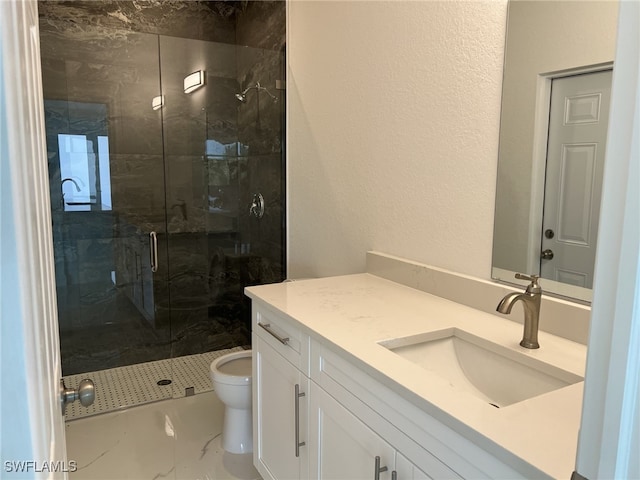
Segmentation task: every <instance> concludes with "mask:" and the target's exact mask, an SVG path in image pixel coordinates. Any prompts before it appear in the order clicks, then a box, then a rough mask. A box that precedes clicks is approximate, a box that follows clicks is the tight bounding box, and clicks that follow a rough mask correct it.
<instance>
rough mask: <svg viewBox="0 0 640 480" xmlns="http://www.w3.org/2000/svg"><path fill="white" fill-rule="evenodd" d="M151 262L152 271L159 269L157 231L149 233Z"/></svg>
mask: <svg viewBox="0 0 640 480" xmlns="http://www.w3.org/2000/svg"><path fill="white" fill-rule="evenodd" d="M149 263H150V265H151V271H152V272H154V273H155V272H157V271H158V235H156V232H151V233H150V234H149Z"/></svg>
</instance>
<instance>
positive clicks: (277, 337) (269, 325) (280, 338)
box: [258, 322, 289, 345]
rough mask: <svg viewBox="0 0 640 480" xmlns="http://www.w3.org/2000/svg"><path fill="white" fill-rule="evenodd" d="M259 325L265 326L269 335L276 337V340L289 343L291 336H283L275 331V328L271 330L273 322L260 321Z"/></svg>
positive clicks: (284, 343) (285, 343)
mask: <svg viewBox="0 0 640 480" xmlns="http://www.w3.org/2000/svg"><path fill="white" fill-rule="evenodd" d="M258 326H259V327H262V328H264V329H265V330H266V331H267V332H268V333H269V335H271V336H272V337H274V338H275V339H276V340H278V341H279V342H280V343H281V344H283V345H287V344H288V343H289V337H285V338H282V337H281V336H280V335H278V334H277V333H276V332H274V331H273V330H271V328H270V327H271V324H270V323H260V322H258Z"/></svg>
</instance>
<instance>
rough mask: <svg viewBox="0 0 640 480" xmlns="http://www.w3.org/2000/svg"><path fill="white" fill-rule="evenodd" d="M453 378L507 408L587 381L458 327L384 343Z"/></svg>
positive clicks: (454, 382)
mask: <svg viewBox="0 0 640 480" xmlns="http://www.w3.org/2000/svg"><path fill="white" fill-rule="evenodd" d="M379 344H380V345H382V346H383V347H385V348H388V349H389V350H391V351H392V352H393V353H395V354H397V355H400V356H401V357H403V358H405V359H407V360H409V361H410V362H412V363H415V364H416V365H419V366H420V367H422V368H424V369H425V370H429V371H430V372H432V373H434V374H435V375H437V376H439V377H441V378H443V379H445V380H448V381H449V383H450V385H451V386H452V387H454V388H455V389H456V390H460V391H462V392H466V393H469V394H471V395H474V396H476V397H478V398H480V399H482V400H484V401H486V402H488V403H490V404H491V405H493V406H495V407H498V408H500V407H504V406H507V405H511V404H513V403H517V402H521V401H523V400H526V399H528V398H532V397H536V396H538V395H541V394H543V393H547V392H551V391H553V390H556V389H558V388H562V387H566V386H567V385H571V384H574V383H578V382H581V381H582V380H583V378H582V377H580V376H579V375H575V374H573V373H571V372H567V371H565V370H562V369H560V368H558V367H555V366H553V365H549V364H546V363H544V362H541V361H539V360H537V359H535V358H533V357H531V356H530V355H527V354H526V353H520V352H517V351H515V350H511V349H509V348H506V347H503V346H501V345H498V344H495V343H493V342H490V341H488V340H486V339H483V338H480V337H477V336H475V335H472V334H470V333H468V332H465V331H463V330H459V329H457V328H448V329H445V330H438V331H436V332H428V333H424V334H419V335H413V336H410V337H403V338H397V339H393V340H386V341H383V342H379Z"/></svg>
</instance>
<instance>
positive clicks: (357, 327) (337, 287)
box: [246, 273, 586, 478]
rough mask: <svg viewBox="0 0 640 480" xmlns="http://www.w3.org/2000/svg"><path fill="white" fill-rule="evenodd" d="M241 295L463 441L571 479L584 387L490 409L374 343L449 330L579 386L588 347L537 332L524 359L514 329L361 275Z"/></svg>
mask: <svg viewBox="0 0 640 480" xmlns="http://www.w3.org/2000/svg"><path fill="white" fill-rule="evenodd" d="M246 294H247V295H248V296H249V297H250V298H251V299H252V300H254V301H260V302H265V303H266V304H268V306H269V307H270V308H272V309H274V310H275V311H277V312H279V313H280V314H282V315H284V316H285V317H287V318H289V319H291V320H294V321H296V322H299V324H300V327H301V330H302V331H303V332H305V333H307V334H309V335H311V336H313V337H314V338H316V339H320V340H321V341H322V342H323V343H324V344H326V345H327V346H328V347H329V348H331V349H333V350H335V351H336V352H338V353H342V354H346V355H347V357H348V358H349V359H352V360H356V363H357V364H358V366H359V367H361V368H364V369H365V370H366V371H367V373H369V374H370V375H372V376H374V378H376V379H377V380H378V381H380V382H382V383H383V384H385V385H387V386H389V387H391V388H393V389H394V390H396V391H397V392H398V393H399V394H400V395H402V396H403V397H404V398H406V399H407V400H409V401H411V402H412V403H414V404H415V405H417V406H418V407H420V408H421V409H423V410H425V411H426V412H427V413H429V414H430V415H432V416H434V417H435V418H437V419H438V420H440V421H441V422H443V423H444V424H447V425H449V426H450V427H451V428H453V429H454V430H456V431H458V432H459V433H460V434H462V435H465V436H469V432H473V433H474V435H473V436H474V437H475V438H476V439H477V438H478V435H477V434H479V435H480V437H485V438H487V439H489V440H490V441H492V442H493V443H494V444H495V445H497V446H498V447H499V448H502V449H504V450H505V451H506V452H509V453H510V454H512V455H515V456H517V457H519V458H520V459H522V460H524V461H525V462H527V463H529V464H531V465H532V466H534V467H535V468H537V469H538V470H540V471H542V472H544V473H546V474H547V475H549V476H550V477H553V478H569V477H570V476H571V473H572V472H573V470H574V467H575V456H576V447H577V440H578V429H579V426H580V414H581V409H582V389H583V383H584V382H579V383H576V384H573V385H569V386H567V387H563V388H560V389H558V390H554V391H552V392H549V393H546V394H543V395H540V396H537V397H533V398H530V399H528V400H524V401H521V402H518V403H514V404H511V405H508V406H505V407H503V408H500V409H496V408H494V407H492V406H490V405H488V404H487V403H486V401H483V400H480V399H479V398H477V397H475V396H473V395H470V394H464V393H460V392H459V391H456V390H455V389H452V387H451V386H450V385H449V383H448V382H447V381H446V380H444V379H442V378H440V377H438V376H436V375H434V374H430V373H429V372H427V371H426V370H425V369H423V368H421V367H419V366H418V365H415V364H413V363H411V362H409V361H408V360H406V359H404V358H402V357H400V356H399V355H396V354H395V353H393V352H391V351H389V350H388V349H386V348H385V347H383V346H381V345H379V344H378V342H380V341H384V340H389V339H394V338H400V337H406V336H410V335H416V334H420V333H424V332H430V331H437V330H442V329H444V328H451V327H455V328H459V329H461V330H465V331H467V332H469V333H471V334H473V335H476V336H478V337H482V338H485V339H487V340H490V341H491V342H494V343H496V344H499V345H501V346H504V347H506V348H509V349H512V350H515V351H518V352H523V353H524V354H525V355H529V356H531V357H534V358H536V359H538V360H540V361H542V362H545V363H548V364H551V365H555V366H556V367H559V368H561V369H563V370H565V371H568V372H571V373H573V374H576V375H579V376H581V377H584V368H585V360H586V347H585V346H584V345H581V344H579V343H575V342H572V341H569V340H566V339H563V338H560V337H556V336H554V335H550V334H548V333H545V332H542V331H541V332H539V342H540V345H541V348H540V349H537V350H527V349H524V348H522V347H520V346H519V342H520V339H521V338H522V330H523V327H522V325H521V324H519V323H517V322H513V321H510V320H505V319H504V318H501V317H499V316H497V315H491V314H488V313H484V312H481V311H479V310H475V309H472V308H470V307H466V306H463V305H460V304H457V303H454V302H451V301H449V300H445V299H443V298H440V297H436V296H434V295H431V294H428V293H424V292H421V291H418V290H415V289H412V288H409V287H406V286H403V285H400V284H397V283H394V282H391V281H388V280H385V279H382V278H380V277H376V276H374V275H371V274H366V273H365V274H357V275H347V276H341V277H330V278H323V279H314V280H304V281H296V282H285V283H280V284H272V285H263V286H257V287H250V288H247V289H246ZM499 300H500V299H496V304H497V302H498V301H499ZM514 314H517V313H516V309H515V308H514ZM456 420H457V421H456ZM461 425H463V426H464V427H467V428H468V430H467V429H465V428H461ZM480 446H482V445H480Z"/></svg>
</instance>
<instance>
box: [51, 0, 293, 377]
mask: <svg viewBox="0 0 640 480" xmlns="http://www.w3.org/2000/svg"><path fill="white" fill-rule="evenodd" d="M39 13H40V44H41V61H42V70H43V88H44V98H45V124H46V132H47V150H48V152H47V153H48V161H49V173H50V186H51V191H50V195H51V208H52V218H53V245H54V255H55V266H56V284H57V285H56V287H57V298H58V316H59V324H60V344H61V357H62V366H63V375H65V376H67V375H71V374H78V373H85V372H95V371H98V370H103V369H109V368H114V367H122V366H125V365H132V364H142V363H144V362H150V361H156V360H161V359H168V358H177V357H181V356H186V355H193V354H199V353H203V352H210V351H215V350H221V349H227V348H231V347H238V346H248V345H250V343H251V337H250V305H249V302H248V300H247V299H246V298H245V297H244V296H243V288H244V287H245V286H246V285H254V284H260V283H271V282H278V281H281V280H283V279H284V278H285V271H284V265H285V262H284V252H285V249H284V198H285V196H284V188H285V185H284V151H283V149H284V141H283V139H284V111H285V105H284V101H285V95H284V92H283V86H284V82H283V80H284V39H285V15H284V2H278V1H274V2H263V1H255V2H252V1H239V2H234V1H184V2H180V1H164V2H148V1H113V0H106V1H99V2H97V1H43V2H39ZM239 97H242V99H241V98H239ZM240 100H242V101H240Z"/></svg>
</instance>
